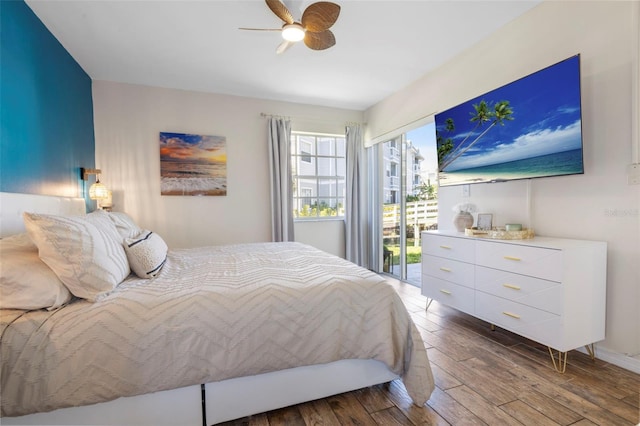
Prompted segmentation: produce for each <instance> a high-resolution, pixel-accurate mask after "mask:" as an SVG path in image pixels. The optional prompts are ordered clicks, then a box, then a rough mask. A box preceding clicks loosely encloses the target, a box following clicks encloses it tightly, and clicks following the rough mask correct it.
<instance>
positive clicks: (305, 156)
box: [291, 133, 346, 219]
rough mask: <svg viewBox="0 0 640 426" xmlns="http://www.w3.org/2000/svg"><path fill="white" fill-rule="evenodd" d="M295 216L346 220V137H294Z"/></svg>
mask: <svg viewBox="0 0 640 426" xmlns="http://www.w3.org/2000/svg"><path fill="white" fill-rule="evenodd" d="M291 168H292V178H293V217H294V218H295V219H317V218H320V217H322V218H325V217H344V199H345V175H346V161H345V138H344V136H337V135H316V134H308V133H292V134H291Z"/></svg>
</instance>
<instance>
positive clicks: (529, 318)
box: [475, 291, 574, 351]
mask: <svg viewBox="0 0 640 426" xmlns="http://www.w3.org/2000/svg"><path fill="white" fill-rule="evenodd" d="M475 316H477V317H478V318H481V319H483V320H485V321H487V322H489V323H491V324H495V325H497V326H498V327H501V328H504V329H505V330H509V331H512V332H514V333H516V334H519V335H521V336H524V337H527V338H529V339H531V340H535V341H536V342H539V343H542V344H544V345H547V346H550V347H552V348H554V349H557V350H561V351H566V350H568V349H567V348H565V347H564V345H563V343H562V340H563V339H562V329H563V327H562V326H563V324H562V317H561V316H560V315H555V314H552V313H550V312H547V311H542V310H540V309H536V308H532V307H530V306H525V305H522V304H520V303H517V302H513V301H511V300H507V299H503V298H501V297H497V296H493V295H490V294H486V293H483V292H481V291H477V292H476V306H475ZM569 349H574V348H569Z"/></svg>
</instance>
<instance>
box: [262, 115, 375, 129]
mask: <svg viewBox="0 0 640 426" xmlns="http://www.w3.org/2000/svg"><path fill="white" fill-rule="evenodd" d="M260 117H262V118H284V119H286V120H291V119H292V118H297V119H298V120H307V121H315V122H316V123H327V124H332V123H333V122H332V121H329V120H321V119H318V118H314V117H291V116H289V115H279V114H267V113H266V112H261V113H260ZM356 124H358V125H361V126H366V125H367V123H366V122H365V123H361V122H358V121H347V122H345V123H344V125H345V126H353V125H356Z"/></svg>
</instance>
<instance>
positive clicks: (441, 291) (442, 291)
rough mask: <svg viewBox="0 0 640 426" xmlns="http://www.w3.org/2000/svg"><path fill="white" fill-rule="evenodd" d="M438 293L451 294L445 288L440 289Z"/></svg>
mask: <svg viewBox="0 0 640 426" xmlns="http://www.w3.org/2000/svg"><path fill="white" fill-rule="evenodd" d="M440 293H444V294H451V292H450V291H449V290H445V289H442V288H441V289H440Z"/></svg>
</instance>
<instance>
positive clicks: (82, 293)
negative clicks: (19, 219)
mask: <svg viewBox="0 0 640 426" xmlns="http://www.w3.org/2000/svg"><path fill="white" fill-rule="evenodd" d="M23 217H24V223H25V226H26V228H27V232H28V233H29V236H30V237H31V240H33V242H34V243H35V245H36V246H38V253H39V256H40V259H42V261H43V262H44V263H46V264H47V265H48V266H49V267H50V268H51V269H52V270H53V272H55V274H56V275H57V276H58V278H60V281H62V282H63V283H64V285H65V286H66V287H67V288H68V289H69V291H70V292H71V293H72V294H73V295H74V296H76V297H80V298H82V299H87V300H90V301H96V300H98V299H100V298H101V297H103V296H105V295H106V294H108V293H109V292H111V291H112V290H113V289H114V288H116V286H117V285H118V284H120V283H121V282H122V281H123V280H124V279H125V278H126V277H127V276H128V275H129V273H130V272H131V271H130V269H129V262H127V255H126V253H125V251H124V249H123V248H122V243H121V241H122V237H121V236H120V235H119V234H118V231H117V230H116V227H115V225H114V224H113V223H112V222H111V219H109V216H108V215H107V213H106V212H104V211H102V210H97V211H95V212H93V213H90V214H88V215H86V216H53V215H44V214H35V213H24V216H23Z"/></svg>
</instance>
